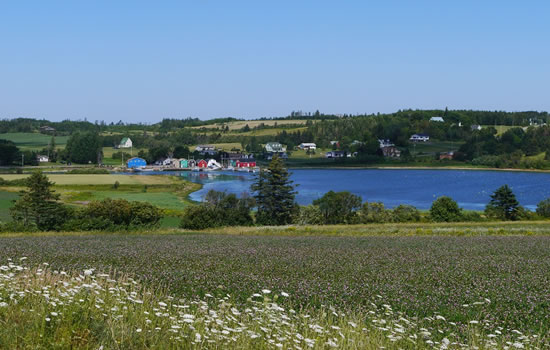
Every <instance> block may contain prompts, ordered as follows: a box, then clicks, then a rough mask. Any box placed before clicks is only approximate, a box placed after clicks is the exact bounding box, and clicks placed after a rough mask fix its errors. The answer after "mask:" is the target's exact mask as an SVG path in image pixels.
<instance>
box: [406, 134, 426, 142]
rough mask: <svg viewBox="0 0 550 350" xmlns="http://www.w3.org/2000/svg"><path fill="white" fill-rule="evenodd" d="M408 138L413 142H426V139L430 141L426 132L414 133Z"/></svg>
mask: <svg viewBox="0 0 550 350" xmlns="http://www.w3.org/2000/svg"><path fill="white" fill-rule="evenodd" d="M409 140H410V141H413V142H419V141H422V142H426V141H430V136H429V135H427V134H414V135H412V136H411V138H410V139H409Z"/></svg>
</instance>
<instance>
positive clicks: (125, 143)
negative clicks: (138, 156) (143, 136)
mask: <svg viewBox="0 0 550 350" xmlns="http://www.w3.org/2000/svg"><path fill="white" fill-rule="evenodd" d="M132 145H133V144H132V140H130V138H129V137H125V138H123V139H122V140H121V141H120V144H119V145H118V148H132Z"/></svg>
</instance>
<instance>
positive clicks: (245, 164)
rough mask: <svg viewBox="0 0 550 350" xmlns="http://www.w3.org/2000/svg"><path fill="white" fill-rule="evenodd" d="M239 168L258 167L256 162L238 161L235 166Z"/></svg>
mask: <svg viewBox="0 0 550 350" xmlns="http://www.w3.org/2000/svg"><path fill="white" fill-rule="evenodd" d="M235 165H236V166H237V168H254V167H255V166H256V161H254V160H250V161H246V160H245V161H242V160H238V161H237V162H236V164H235Z"/></svg>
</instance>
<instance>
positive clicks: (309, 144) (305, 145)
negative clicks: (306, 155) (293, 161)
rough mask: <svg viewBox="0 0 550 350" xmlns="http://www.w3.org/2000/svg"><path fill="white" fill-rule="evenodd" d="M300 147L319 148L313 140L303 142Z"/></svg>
mask: <svg viewBox="0 0 550 350" xmlns="http://www.w3.org/2000/svg"><path fill="white" fill-rule="evenodd" d="M298 148H300V149H317V145H316V144H314V143H311V142H309V143H308V142H302V143H301V144H300V145H299V146H298Z"/></svg>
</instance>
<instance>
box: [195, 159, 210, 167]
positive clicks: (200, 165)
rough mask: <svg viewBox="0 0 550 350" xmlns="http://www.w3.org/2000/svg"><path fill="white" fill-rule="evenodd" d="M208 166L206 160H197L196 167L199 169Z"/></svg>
mask: <svg viewBox="0 0 550 350" xmlns="http://www.w3.org/2000/svg"><path fill="white" fill-rule="evenodd" d="M207 166H208V162H207V161H206V160H204V159H201V160H199V161H198V162H197V167H198V168H201V169H204V168H206V167H207Z"/></svg>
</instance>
